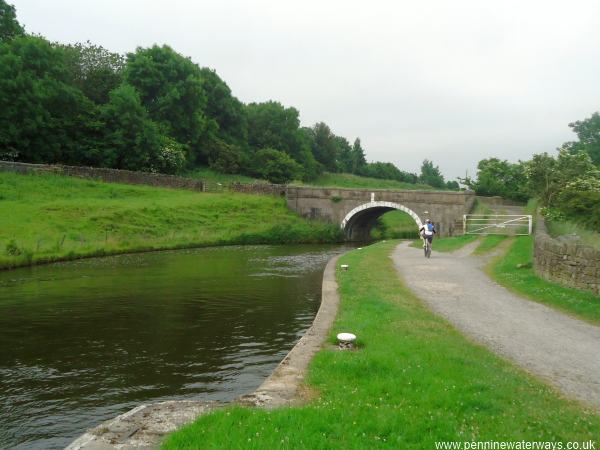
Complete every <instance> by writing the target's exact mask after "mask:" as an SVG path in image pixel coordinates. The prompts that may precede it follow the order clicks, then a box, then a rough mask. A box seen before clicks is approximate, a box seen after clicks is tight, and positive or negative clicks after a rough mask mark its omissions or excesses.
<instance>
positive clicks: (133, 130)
mask: <svg viewBox="0 0 600 450" xmlns="http://www.w3.org/2000/svg"><path fill="white" fill-rule="evenodd" d="M102 115H103V119H104V123H105V124H106V128H105V136H104V141H105V145H106V154H105V163H106V165H108V166H109V167H115V168H117V169H128V170H144V171H152V169H153V168H154V169H155V170H156V168H155V166H154V164H155V163H156V162H157V160H158V159H159V155H160V154H161V147H162V143H163V142H165V141H164V140H163V138H162V136H161V135H160V133H159V131H158V127H157V125H156V124H155V123H154V122H152V121H151V120H150V118H149V117H148V113H147V112H146V109H145V108H144V106H143V105H142V103H141V100H140V96H139V94H138V93H137V91H136V90H135V88H134V87H133V86H130V85H128V84H123V85H121V86H119V87H118V88H117V89H115V90H113V91H112V92H111V93H110V101H109V102H108V103H107V104H106V105H105V106H104V108H103V111H102Z"/></svg>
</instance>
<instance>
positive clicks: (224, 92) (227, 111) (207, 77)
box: [200, 67, 248, 144]
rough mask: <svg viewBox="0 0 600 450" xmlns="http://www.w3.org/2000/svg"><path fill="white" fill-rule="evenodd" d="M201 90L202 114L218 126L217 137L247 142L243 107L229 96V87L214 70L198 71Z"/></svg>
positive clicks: (230, 140) (246, 127) (239, 142)
mask: <svg viewBox="0 0 600 450" xmlns="http://www.w3.org/2000/svg"><path fill="white" fill-rule="evenodd" d="M200 72H201V75H202V89H203V91H204V96H205V97H206V107H205V109H204V113H205V115H206V117H207V119H209V120H214V121H215V122H216V124H217V125H218V131H219V136H220V138H221V139H224V140H225V141H227V142H235V143H238V144H241V143H246V141H247V140H248V124H247V118H246V111H245V109H244V105H243V104H242V102H240V101H239V100H238V99H237V98H235V97H234V96H233V95H232V94H231V89H229V86H227V84H226V83H225V82H224V81H223V80H222V79H221V78H220V77H219V76H218V75H217V73H216V72H215V71H214V70H211V69H208V68H206V67H204V68H202V69H200Z"/></svg>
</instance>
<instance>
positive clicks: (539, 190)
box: [463, 112, 600, 231]
mask: <svg viewBox="0 0 600 450" xmlns="http://www.w3.org/2000/svg"><path fill="white" fill-rule="evenodd" d="M569 126H570V127H571V129H572V130H573V131H574V132H575V133H576V134H577V137H578V140H577V141H573V142H567V143H565V144H563V145H562V146H561V147H560V148H559V149H558V154H557V155H556V156H553V155H550V154H548V153H541V154H535V155H533V158H531V160H529V161H519V162H518V163H510V162H508V161H506V160H505V161H501V160H499V159H497V158H489V159H484V160H482V161H479V164H478V166H477V167H478V172H477V179H476V180H475V181H473V180H470V179H465V180H463V181H464V182H465V183H466V184H467V185H469V186H470V187H472V188H473V189H474V190H475V191H476V192H477V193H478V194H480V195H500V196H502V197H505V198H508V199H513V200H527V199H528V198H537V199H539V201H540V204H541V206H542V208H543V209H542V211H543V212H544V214H546V215H548V216H549V217H550V218H553V219H559V220H560V219H563V218H566V219H572V220H575V221H577V222H581V223H583V224H585V225H587V226H589V227H591V228H592V229H595V230H597V231H600V115H599V114H598V113H597V112H596V113H594V114H592V116H591V117H589V118H587V119H584V120H581V121H577V122H573V123H571V124H569Z"/></svg>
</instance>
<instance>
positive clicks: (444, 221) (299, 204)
mask: <svg viewBox="0 0 600 450" xmlns="http://www.w3.org/2000/svg"><path fill="white" fill-rule="evenodd" d="M285 196H286V199H287V204H288V207H289V208H291V209H292V210H294V211H296V212H297V213H299V214H300V215H302V216H304V217H307V218H309V219H320V220H325V221H328V222H333V223H338V224H340V227H341V228H342V229H343V230H344V233H345V234H346V238H347V239H348V240H351V241H365V240H368V239H369V235H370V232H371V228H372V227H373V225H374V224H375V221H376V220H377V218H379V216H381V215H383V214H385V213H386V212H388V211H392V210H394V209H398V210H401V211H404V212H406V213H408V214H409V215H410V216H411V217H412V218H413V219H414V221H415V228H417V227H420V226H421V224H422V222H424V221H425V219H427V218H430V219H431V220H432V221H433V222H434V223H435V225H436V230H437V231H438V233H439V234H440V235H441V236H452V235H455V234H462V231H463V230H462V219H463V214H468V213H469V211H470V210H471V207H472V206H473V202H474V201H475V193H474V192H472V191H461V192H453V191H411V190H405V191H392V190H382V189H338V188H318V187H315V188H313V187H292V186H288V187H286V188H285ZM417 229H418V228H417Z"/></svg>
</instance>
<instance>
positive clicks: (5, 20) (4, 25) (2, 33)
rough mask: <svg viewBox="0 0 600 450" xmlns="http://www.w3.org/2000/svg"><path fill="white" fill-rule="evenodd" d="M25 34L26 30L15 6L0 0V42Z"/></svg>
mask: <svg viewBox="0 0 600 450" xmlns="http://www.w3.org/2000/svg"><path fill="white" fill-rule="evenodd" d="M23 34H25V30H24V29H23V27H22V26H21V24H20V23H19V22H18V21H17V13H16V11H15V7H14V6H12V5H9V4H8V3H6V2H5V1H4V0H0V44H1V43H2V42H6V41H9V40H11V39H13V38H14V37H17V36H22V35H23Z"/></svg>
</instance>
